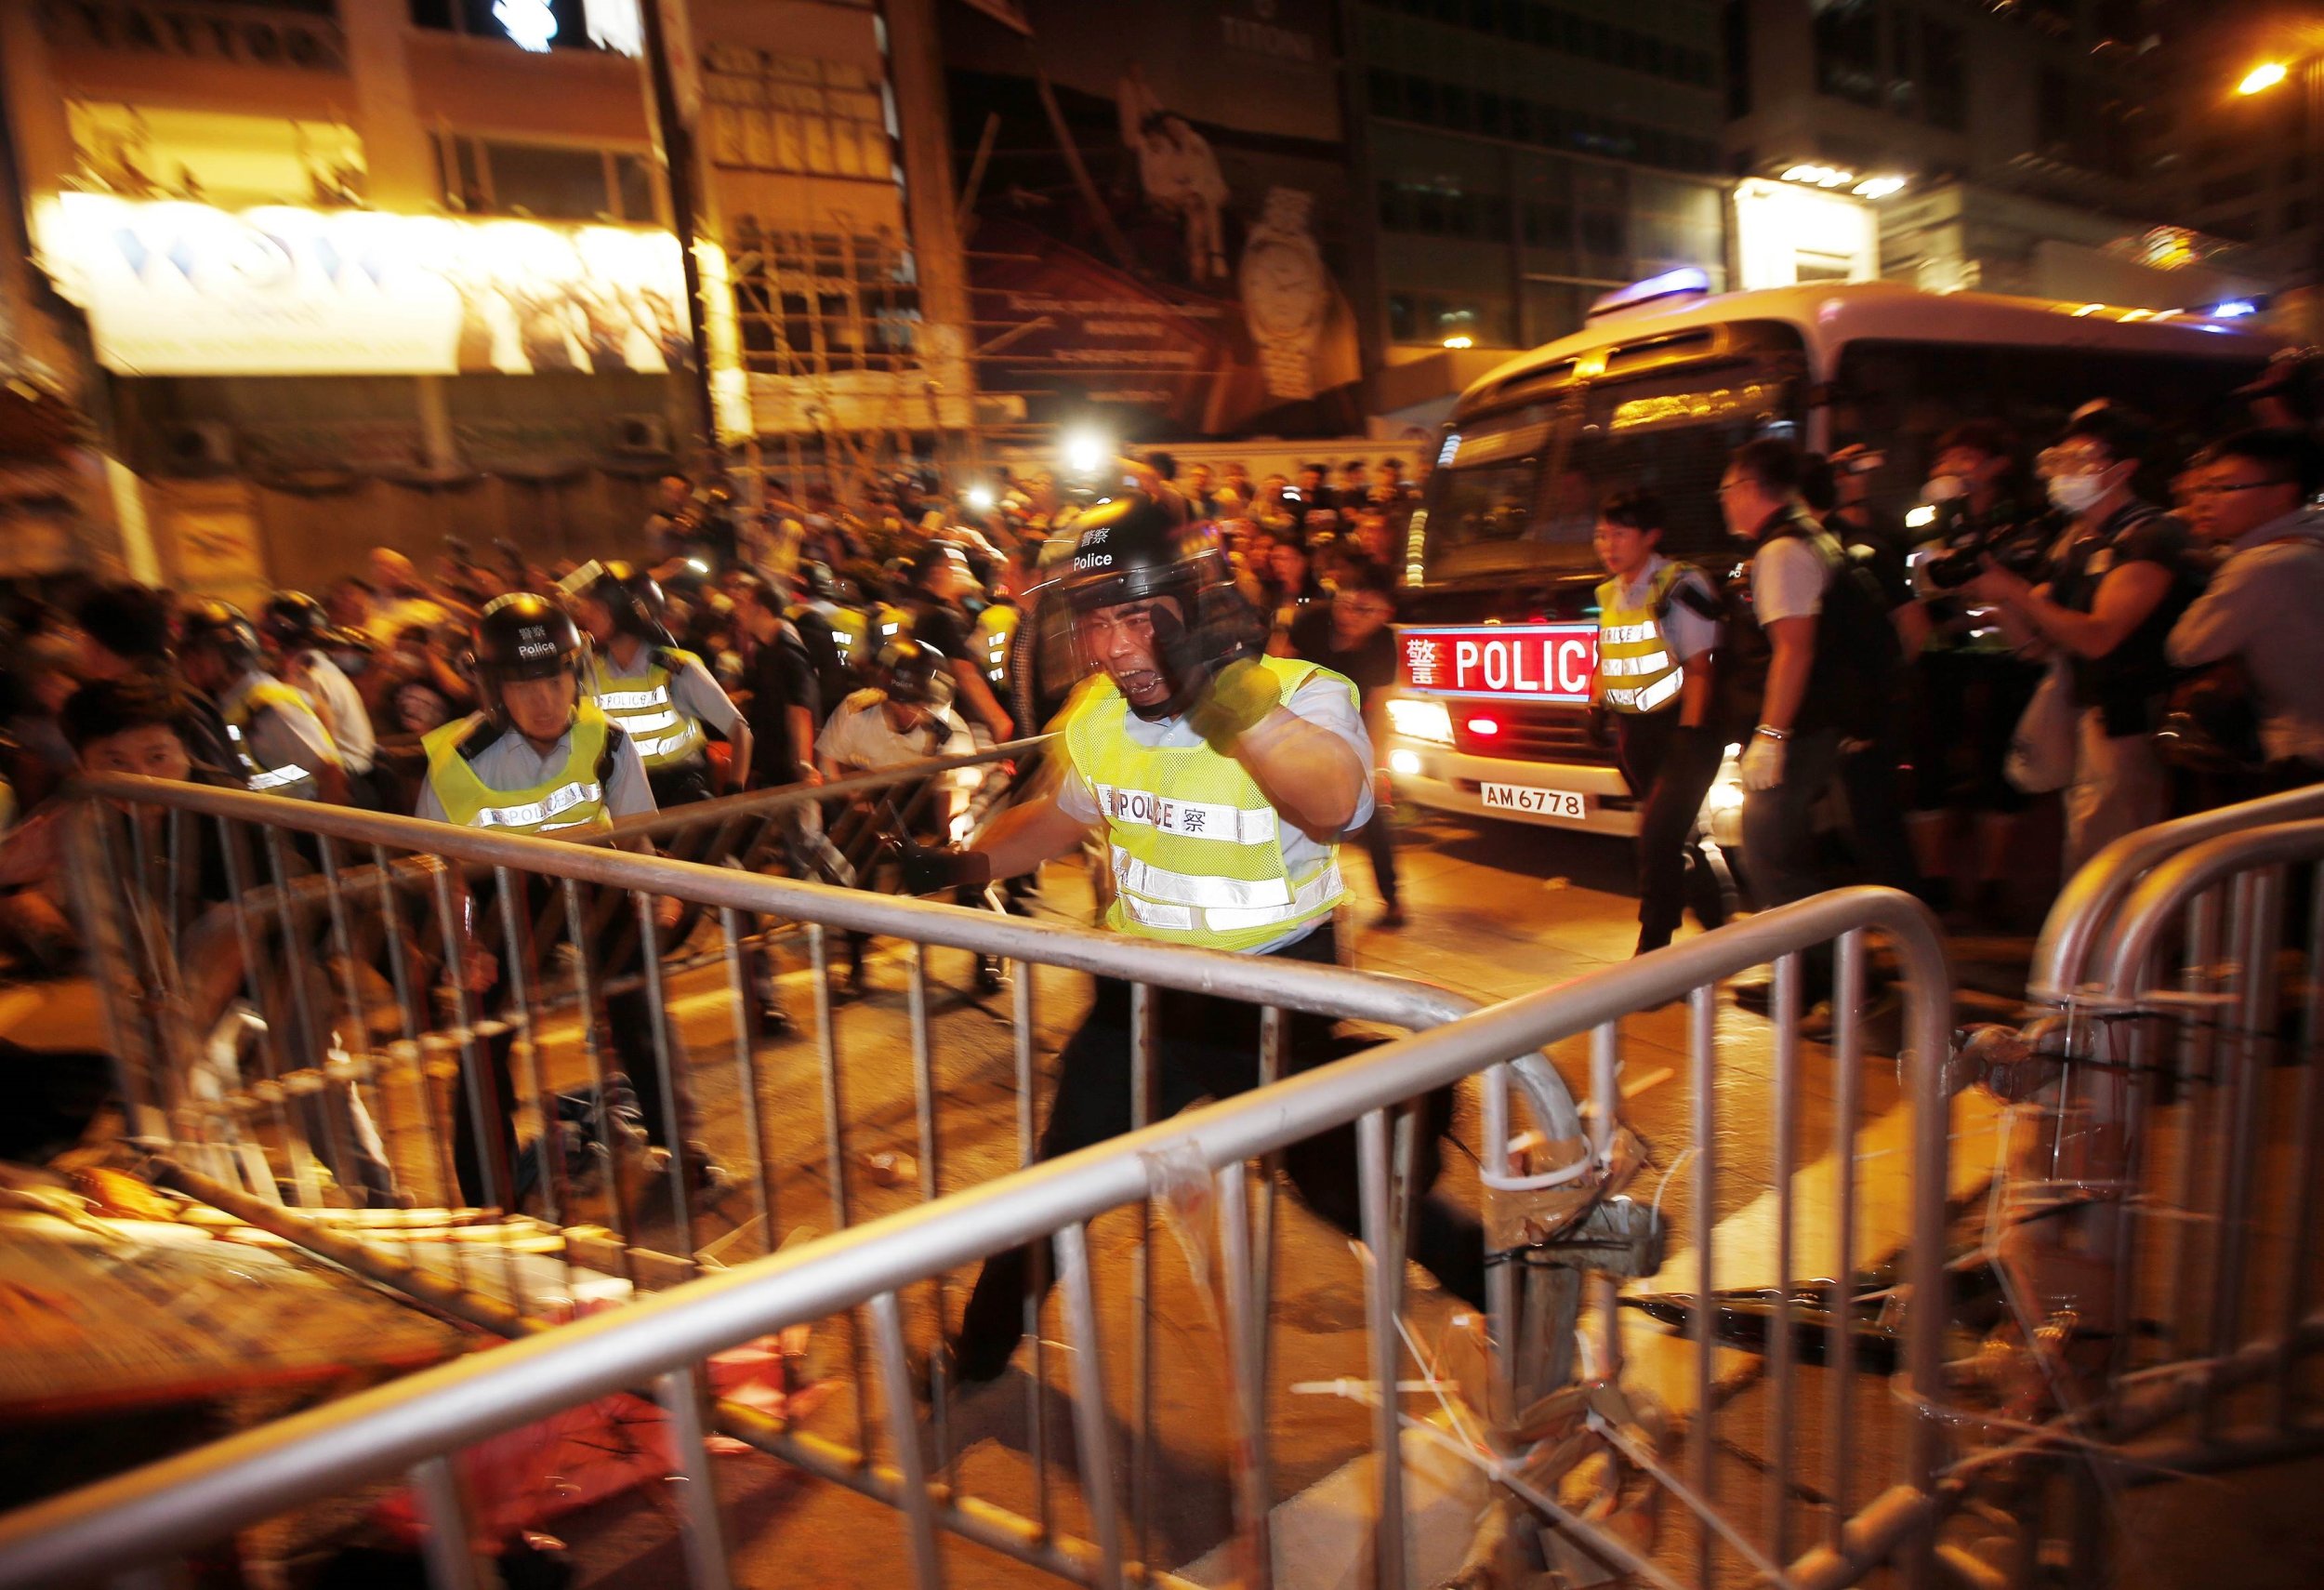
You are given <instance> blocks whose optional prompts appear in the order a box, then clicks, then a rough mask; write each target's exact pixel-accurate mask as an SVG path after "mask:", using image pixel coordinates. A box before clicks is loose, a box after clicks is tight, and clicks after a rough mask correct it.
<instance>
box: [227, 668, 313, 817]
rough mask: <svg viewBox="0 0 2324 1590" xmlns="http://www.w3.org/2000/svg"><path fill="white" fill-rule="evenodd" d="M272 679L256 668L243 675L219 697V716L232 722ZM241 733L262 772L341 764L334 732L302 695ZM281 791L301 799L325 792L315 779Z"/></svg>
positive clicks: (260, 717)
mask: <svg viewBox="0 0 2324 1590" xmlns="http://www.w3.org/2000/svg"><path fill="white" fill-rule="evenodd" d="M272 679H273V676H272V675H271V674H266V673H261V672H259V671H258V670H257V669H251V670H250V671H249V672H248V673H245V674H244V675H243V676H242V678H240V679H239V680H236V681H235V682H234V684H233V687H232V688H231V689H230V690H228V691H227V692H226V694H225V695H224V696H220V697H218V714H219V716H221V717H223V718H224V719H225V720H226V721H227V722H229V723H230V724H231V722H233V718H234V709H236V708H237V707H239V706H241V705H242V702H243V699H244V697H245V696H248V695H249V694H250V693H251V692H252V691H253V690H256V689H257V687H258V686H259V685H260V684H262V683H266V682H271V681H272ZM239 733H240V734H241V735H242V747H243V752H244V755H246V756H248V757H249V758H250V760H251V761H252V762H256V763H257V764H258V769H259V771H260V772H263V773H271V772H274V771H275V770H276V769H278V768H284V767H298V768H304V769H305V770H306V771H307V772H309V773H313V772H316V771H317V770H319V769H321V768H324V767H326V766H329V767H337V766H338V765H340V762H339V752H338V748H337V746H336V745H334V744H333V743H332V740H331V731H330V730H328V729H326V728H324V726H323V720H322V719H320V718H318V717H316V716H315V715H314V710H313V709H311V708H310V707H309V706H308V705H307V704H306V701H305V700H304V699H303V698H302V699H300V700H299V701H298V702H297V705H292V704H291V703H289V702H284V704H283V705H281V706H279V707H269V708H267V709H265V710H263V711H261V712H259V713H258V714H257V716H255V717H253V718H252V719H251V720H250V722H247V723H245V724H244V725H243V726H242V728H241V730H240V731H239ZM278 793H281V794H285V795H290V796H294V797H296V798H297V799H299V800H302V801H315V800H320V799H321V798H322V794H323V792H322V791H321V790H320V789H318V788H315V784H314V781H313V780H312V779H303V780H301V781H299V782H297V783H295V784H286V785H284V786H283V787H282V788H281V789H280V790H279V791H278Z"/></svg>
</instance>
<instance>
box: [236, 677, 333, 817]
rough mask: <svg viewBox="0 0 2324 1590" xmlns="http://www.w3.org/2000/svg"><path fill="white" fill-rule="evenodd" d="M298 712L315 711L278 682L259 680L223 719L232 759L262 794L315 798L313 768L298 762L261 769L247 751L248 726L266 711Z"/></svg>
mask: <svg viewBox="0 0 2324 1590" xmlns="http://www.w3.org/2000/svg"><path fill="white" fill-rule="evenodd" d="M293 710H296V711H299V712H304V713H306V714H307V715H308V716H309V717H313V716H314V708H313V707H311V706H310V705H309V704H308V701H307V698H306V697H305V696H301V695H300V694H299V693H298V692H297V690H296V689H294V688H292V687H291V686H290V685H287V684H284V682H282V681H281V680H279V679H262V680H260V681H259V682H257V683H256V684H254V685H252V686H251V687H250V688H249V689H248V690H245V691H244V692H243V694H242V698H241V699H240V700H238V701H236V702H235V703H234V704H233V706H232V707H231V709H228V710H227V711H226V712H225V713H224V714H222V716H224V718H225V720H226V740H227V743H228V744H229V745H231V747H232V748H233V750H234V759H235V760H236V761H237V762H241V764H242V770H241V771H242V775H243V780H244V783H246V784H247V785H248V786H249V787H250V788H252V789H253V790H256V791H257V792H258V793H259V794H262V795H286V796H289V797H290V798H292V799H293V800H297V801H311V800H314V799H316V798H317V797H318V795H319V793H320V792H319V791H318V789H317V788H316V786H315V775H314V770H313V769H312V768H308V767H301V766H299V765H298V763H297V762H285V763H284V765H283V766H281V767H264V766H261V765H260V764H259V762H258V759H257V756H256V755H255V754H253V752H252V751H251V749H250V735H249V734H248V733H247V732H246V731H247V730H248V729H249V727H250V725H251V724H252V723H253V722H257V720H258V719H259V718H260V717H261V716H263V715H264V714H266V713H268V712H284V711H293Z"/></svg>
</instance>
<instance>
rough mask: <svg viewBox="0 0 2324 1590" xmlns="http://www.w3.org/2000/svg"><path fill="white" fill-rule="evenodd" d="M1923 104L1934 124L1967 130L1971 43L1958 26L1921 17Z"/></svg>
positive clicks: (1947, 128)
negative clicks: (1969, 45) (1969, 46)
mask: <svg viewBox="0 0 2324 1590" xmlns="http://www.w3.org/2000/svg"><path fill="white" fill-rule="evenodd" d="M1921 109H1922V110H1923V111H1924V112H1925V113H1926V114H1927V116H1928V118H1929V121H1930V123H1931V124H1932V125H1934V126H1940V127H1943V128H1945V129H1946V130H1947V131H1948V132H1963V131H1966V130H1967V129H1968V126H1969V49H1968V44H1967V42H1966V40H1965V38H1964V36H1963V35H1962V33H1961V30H1960V29H1959V28H1956V27H1952V26H1950V25H1948V24H1947V23H1944V22H1940V21H1938V20H1936V19H1935V18H1934V17H1923V18H1921Z"/></svg>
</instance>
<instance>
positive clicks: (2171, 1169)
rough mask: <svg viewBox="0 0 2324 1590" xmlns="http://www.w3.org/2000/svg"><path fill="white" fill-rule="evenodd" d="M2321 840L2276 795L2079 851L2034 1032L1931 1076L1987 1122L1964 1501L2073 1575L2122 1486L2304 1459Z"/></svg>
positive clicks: (1970, 1050) (2319, 1095) (1963, 1404)
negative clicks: (1978, 1328) (1998, 1160)
mask: <svg viewBox="0 0 2324 1590" xmlns="http://www.w3.org/2000/svg"><path fill="white" fill-rule="evenodd" d="M2319 817H2324V789H2307V790H2301V791H2295V792H2293V793H2291V794H2288V795H2280V796H2275V797H2271V798H2269V799H2266V800H2263V801H2256V802H2247V803H2245V804H2243V805H2240V806H2234V807H2228V808H2224V809H2222V810H2220V811H2216V812H2211V813H2205V814H2202V815H2199V816H2196V817H2189V818H2184V819H2180V820H2178V821H2176V822H2171V823H2164V824H2161V825H2159V826H2157V827H2155V828H2146V829H2142V830H2140V831H2139V832H2137V833H2134V834H2132V835H2130V836H2128V837H2126V838H2125V839H2123V840H2121V841H2117V842H2116V843H2115V844H2114V845H2112V846H2110V847H2109V848H2108V849H2107V850H2106V851H2104V852H2102V853H2101V854H2100V855H2098V856H2097V857H2095V858H2093V861H2092V862H2091V863H2090V864H2089V865H2088V866H2087V867H2086V868H2084V869H2083V870H2082V872H2081V873H2080V874H2079V875H2078V876H2077V877H2076V878H2075V879H2073V880H2072V881H2071V882H2070V883H2069V884H2068V886H2067V891H2066V892H2065V894H2063V895H2062V896H2061V898H2060V901H2059V903H2058V906H2057V908H2056V909H2054V910H2053V913H2052V915H2051V919H2050V921H2049V923H2048V924H2047V925H2046V926H2045V928H2044V930H2043V934H2042V939H2041V945H2040V951H2039V953H2038V955H2037V959H2036V962H2035V966H2034V971H2033V978H2032V985H2031V990H2030V993H2029V1002H2030V1003H2031V1004H2032V1006H2033V1007H2034V1009H2035V1010H2036V1012H2037V1013H2038V1014H2036V1015H2035V1018H2034V1019H2033V1021H2032V1022H2031V1023H2029V1024H2028V1025H2027V1027H2025V1028H2024V1029H2023V1030H2022V1031H2020V1032H2017V1033H2014V1034H2012V1033H2007V1032H2003V1031H2000V1029H1994V1030H1993V1032H1992V1033H1991V1034H1990V1035H1988V1036H1990V1037H1992V1038H1993V1039H1994V1041H1991V1042H1985V1041H1982V1040H1980V1041H1978V1042H1975V1043H1973V1044H1971V1045H1969V1046H1966V1047H1965V1048H1964V1050H1963V1053H1962V1063H1961V1065H1959V1066H1958V1067H1957V1068H1956V1073H1955V1081H1956V1082H1957V1083H1963V1084H1965V1083H1967V1082H1969V1081H1973V1080H1974V1081H1981V1082H1983V1083H1984V1084H1985V1085H1986V1087H1987V1089H1988V1090H1990V1091H1991V1092H1992V1093H1994V1094H1996V1095H1997V1096H1998V1097H1999V1098H2000V1099H2001V1100H2002V1101H2003V1102H2004V1103H2005V1104H2006V1106H2008V1109H2009V1112H2010V1115H2011V1117H2012V1118H2013V1119H2012V1122H2011V1130H2010V1134H2009V1135H2010V1156H2009V1161H2010V1162H2009V1168H2008V1172H2007V1173H2006V1175H2005V1176H2004V1178H2003V1181H2002V1183H2001V1186H2000V1191H1999V1194H1998V1196H1997V1199H1996V1201H1995V1204H1994V1207H1993V1216H1992V1220H1991V1226H1990V1228H1989V1229H1988V1231H1987V1237H1986V1240H1985V1243H1984V1246H1983V1252H1984V1255H1985V1257H1986V1259H1987V1262H1988V1263H1989V1265H1990V1266H1991V1271H1992V1274H1993V1278H1994V1279H1995V1281H1996V1282H1997V1283H1998V1286H1999V1289H2000V1299H2001V1300H2002V1302H2003V1303H2004V1304H2005V1305H2006V1313H2005V1315H2004V1316H2003V1318H2001V1320H2000V1323H1999V1325H1998V1326H1997V1327H1996V1329H1995V1330H1994V1332H1992V1333H1991V1334H1990V1335H1988V1337H1987V1342H1986V1344H1985V1347H1986V1353H1987V1358H1986V1359H1985V1362H1984V1366H1983V1370H1982V1371H1981V1372H1972V1373H1969V1374H1967V1375H1966V1377H1965V1379H1964V1380H1963V1382H1962V1384H1961V1385H1956V1386H1955V1387H1954V1388H1953V1390H1952V1392H1951V1393H1950V1394H1949V1395H1950V1396H1951V1398H1952V1401H1951V1405H1950V1406H1949V1407H1948V1410H1947V1414H1948V1418H1951V1419H1954V1420H1956V1421H1958V1422H1959V1423H1960V1424H1961V1427H1962V1429H1963V1430H1964V1433H1966V1434H1969V1435H1970V1436H1971V1438H1972V1439H1973V1440H1976V1441H1977V1444H1980V1445H1983V1446H1985V1447H1987V1449H1988V1451H1987V1452H1986V1453H1984V1454H1982V1455H1981V1456H1980V1457H1979V1458H1978V1459H1976V1460H1975V1461H1974V1463H1973V1464H1969V1465H1965V1467H1964V1471H1963V1483H1964V1485H1965V1487H1967V1488H1968V1489H1970V1490H1971V1491H1974V1492H1976V1493H1979V1494H1980V1498H1981V1499H1982V1500H1984V1501H1987V1502H1989V1503H1991V1504H1994V1505H1995V1506H1996V1507H1998V1508H2000V1510H2001V1511H2004V1512H2009V1513H2011V1514H2013V1516H2016V1517H2020V1518H2021V1519H2022V1520H2023V1521H2024V1524H2025V1528H2026V1538H2027V1539H2029V1540H2031V1539H2039V1538H2040V1536H2042V1535H2043V1534H2048V1535H2051V1536H2053V1537H2060V1538H2063V1539H2064V1540H2065V1541H2067V1543H2069V1544H2070V1550H2071V1556H2072V1558H2073V1561H2074V1563H2075V1565H2076V1569H2077V1570H2078V1571H2080V1572H2083V1573H2086V1574H2089V1575H2093V1576H2095V1575H2097V1574H2099V1573H2101V1572H2102V1571H2103V1570H2104V1566H2105V1557H2106V1542H2107V1540H2108V1538H2109V1533H2110V1531H2109V1530H2108V1529H2107V1528H2106V1525H2107V1523H2108V1521H2109V1518H2108V1515H2109V1512H2110V1511H2111V1512H2114V1513H2117V1514H2119V1509H2120V1507H2121V1505H2122V1496H2123V1492H2124V1491H2125V1490H2126V1489H2127V1488H2129V1487H2132V1486H2136V1485H2139V1484H2143V1483H2146V1482H2149V1481H2152V1480H2155V1479H2158V1478H2163V1477H2171V1476H2173V1475H2177V1474H2184V1473H2187V1472H2193V1471H2201V1470H2208V1469H2219V1468H2229V1467H2235V1466H2238V1465H2241V1464H2251V1463H2259V1462H2267V1461H2273V1460H2276V1459H2279V1458H2283V1457H2287V1456H2291V1455H2295V1454H2298V1453H2301V1452H2304V1451H2315V1450H2317V1449H2318V1448H2319V1447H2324V1426H2320V1425H2319V1424H2318V1423H2317V1420H2316V1419H2315V1416H2314V1414H2315V1402H2316V1398H2315V1396H2314V1393H2313V1386H2312V1381H2313V1372H2314V1367H2315V1364H2316V1361H2317V1357H2318V1353H2319V1349H2324V1310H2320V1309H2318V1307H2317V1297H2318V1295H2319V1292H2324V1274H2319V1270H2320V1269H2324V1261H2320V1258H2319V1252H2318V1243H2317V1240H2316V1235H2317V1186H2316V1175H2317V1165H2318V1152H2319V1137H2324V1080H2320V1079H2319V1076H2318V1069H2319V1066H2324V820H2317V819H2318V818H2319ZM2286 819H2295V820H2286ZM1946 1235H1947V1233H1946V1231H1945V1229H1944V1227H1943V1225H1942V1223H1941V1222H1932V1223H1931V1224H1930V1225H1929V1226H1924V1227H1922V1228H1921V1229H1919V1230H1917V1231H1916V1233H1915V1240H1916V1242H1926V1241H1933V1240H1937V1241H1941V1240H1943V1239H1944V1238H1945V1236H1946ZM1966 1357H1967V1355H1965V1359H1966ZM2013 1377H2014V1383H2015V1387H2016V1390H2015V1395H2014V1399H2013V1398H2012V1397H2010V1396H2008V1395H2005V1394H2002V1392H2001V1390H2000V1388H2002V1387H2005V1386H2006V1385H2009V1384H2010V1383H2011V1382H2012V1380H2013ZM1979 1438H1982V1439H1979ZM1997 1455H1998V1456H2000V1457H2005V1458H2016V1459H2019V1460H2023V1461H2022V1462H2021V1463H2020V1464H2019V1465H2018V1466H2017V1467H2015V1468H2014V1469H2013V1468H2012V1467H2011V1466H2010V1465H2008V1464H2000V1463H1997V1462H1995V1458H1996V1456H1997ZM2061 1471H2063V1472H2064V1473H2065V1474H2066V1475H2067V1477H2068V1478H2069V1479H2071V1481H2072V1483H2070V1484H2068V1485H2066V1486H2063V1487H2054V1486H2052V1485H2050V1484H2049V1481H2050V1480H2051V1479H2052V1478H2053V1477H2054V1476H2056V1475H2057V1474H2058V1473H2060V1472H2061ZM2061 1492H2062V1495H2061ZM2111 1532H2112V1533H2113V1534H2114V1535H2115V1537H2116V1538H2120V1532H2119V1530H2118V1531H2111ZM2031 1573H2032V1569H2031V1567H2030V1559H2028V1560H2027V1565H2026V1566H2025V1567H2024V1568H2023V1570H2022V1571H2020V1572H2019V1573H2017V1574H2016V1575H2015V1576H2014V1577H2013V1578H2011V1579H2010V1580H2009V1582H2010V1583H2030V1582H2031ZM2091 1582H2093V1583H2094V1582H2096V1580H2095V1578H2094V1577H2093V1579H2092V1581H2091Z"/></svg>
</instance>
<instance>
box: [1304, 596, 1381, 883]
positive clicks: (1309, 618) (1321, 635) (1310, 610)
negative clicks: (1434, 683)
mask: <svg viewBox="0 0 2324 1590" xmlns="http://www.w3.org/2000/svg"><path fill="white" fill-rule="evenodd" d="M1395 616H1396V584H1395V580H1394V578H1393V576H1391V575H1390V574H1389V572H1388V571H1387V570H1386V569H1385V568H1383V567H1381V566H1380V564H1379V563H1369V562H1367V563H1356V564H1353V566H1351V567H1350V568H1349V569H1348V571H1347V573H1346V574H1345V575H1344V576H1341V578H1340V589H1339V590H1338V591H1337V592H1336V593H1335V594H1334V595H1333V596H1332V599H1331V602H1330V604H1329V605H1326V604H1324V603H1320V602H1319V603H1313V604H1311V605H1309V606H1307V607H1305V608H1302V609H1301V611H1300V614H1299V616H1297V617H1295V618H1294V619H1293V620H1292V621H1291V626H1290V629H1289V632H1288V638H1289V641H1290V648H1291V655H1292V656H1295V657H1298V658H1300V659H1301V660H1302V661H1305V662H1312V663H1315V664H1318V665H1320V666H1322V667H1324V668H1327V669H1331V670H1332V671H1333V672H1334V673H1339V674H1343V675H1345V676H1346V677H1347V679H1348V680H1349V681H1350V682H1352V683H1353V684H1354V686H1355V693H1356V698H1357V700H1358V701H1359V702H1361V703H1362V705H1363V709H1364V721H1365V723H1366V725H1367V728H1369V729H1370V731H1371V735H1372V743H1373V744H1374V745H1375V746H1377V745H1379V744H1380V725H1379V724H1378V722H1375V718H1376V715H1377V713H1378V710H1379V702H1380V698H1381V696H1382V693H1384V692H1385V691H1386V690H1387V689H1388V688H1389V687H1390V686H1391V685H1393V684H1394V683H1395V682H1396V638H1395V636H1394V635H1393V633H1392V632H1391V631H1390V630H1389V628H1388V624H1389V620H1391V619H1393V617H1395ZM1390 799H1391V792H1390V789H1389V784H1388V776H1387V775H1386V774H1384V773H1382V772H1380V770H1378V769H1374V770H1373V773H1372V820H1371V821H1370V822H1368V823H1367V824H1365V825H1364V827H1363V829H1362V830H1361V832H1360V833H1359V835H1358V836H1357V837H1359V838H1360V839H1362V840H1363V841H1364V850H1365V854H1366V855H1369V856H1370V857H1371V858H1372V876H1373V877H1374V879H1376V880H1377V881H1379V884H1380V901H1381V903H1382V904H1383V905H1384V906H1385V907H1386V909H1385V910H1383V911H1381V912H1380V926H1381V927H1392V928H1393V927H1402V926H1403V925H1404V907H1403V905H1402V903H1401V902H1400V901H1399V900H1398V898H1397V890H1396V848H1395V827H1394V824H1393V823H1392V822H1391V821H1390V820H1389V801H1390Z"/></svg>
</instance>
